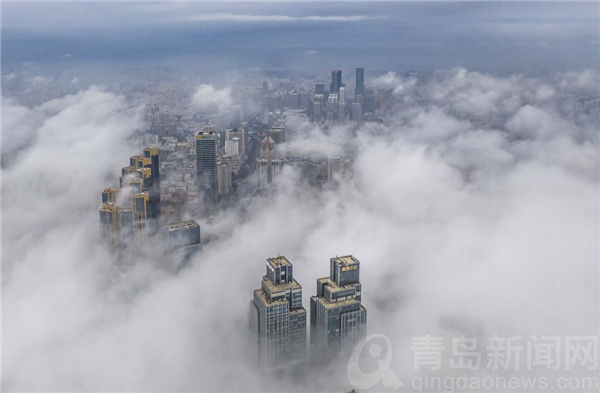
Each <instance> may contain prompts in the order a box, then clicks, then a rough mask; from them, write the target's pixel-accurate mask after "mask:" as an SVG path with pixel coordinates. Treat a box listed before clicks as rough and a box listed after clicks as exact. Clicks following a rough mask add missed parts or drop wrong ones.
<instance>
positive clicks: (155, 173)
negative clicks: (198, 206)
mask: <svg viewBox="0 0 600 393" xmlns="http://www.w3.org/2000/svg"><path fill="white" fill-rule="evenodd" d="M101 198H102V204H101V206H100V209H99V218H100V234H101V238H102V240H103V241H104V243H105V244H106V245H107V246H108V247H109V249H110V250H111V251H113V252H118V251H120V250H123V249H125V248H127V247H132V248H133V249H134V250H135V251H136V252H140V251H148V250H149V247H151V245H152V244H151V240H150V236H152V235H154V234H155V232H157V231H162V232H163V236H162V239H163V240H164V241H165V244H166V246H165V247H164V250H163V251H165V252H166V253H168V255H169V257H170V260H171V261H172V262H173V263H174V264H175V266H176V267H179V266H181V265H183V264H185V263H187V262H188V261H189V259H190V258H191V257H192V255H193V254H194V253H195V252H197V251H201V250H202V242H201V239H200V226H199V225H198V224H197V223H196V222H195V221H186V222H180V223H178V222H174V221H173V220H172V219H173V217H181V216H182V214H183V213H182V212H181V211H179V212H178V213H179V215H176V214H173V212H171V211H170V210H169V209H171V210H173V209H175V207H173V206H178V207H179V209H182V206H183V205H182V204H181V200H182V198H183V196H181V195H179V194H177V193H175V194H173V195H171V196H170V197H169V198H167V200H166V201H165V203H164V205H163V203H162V201H161V176H160V164H159V155H158V149H157V148H145V149H144V150H143V154H142V155H136V156H131V157H130V158H129V165H128V166H125V167H123V168H122V169H121V176H120V177H119V188H105V189H103V190H102V195H101ZM161 205H163V206H161ZM161 213H166V214H165V215H164V217H165V219H166V221H168V225H166V226H164V227H162V228H161V227H160V222H161V221H160V220H159V218H161ZM163 221H165V220H163Z"/></svg>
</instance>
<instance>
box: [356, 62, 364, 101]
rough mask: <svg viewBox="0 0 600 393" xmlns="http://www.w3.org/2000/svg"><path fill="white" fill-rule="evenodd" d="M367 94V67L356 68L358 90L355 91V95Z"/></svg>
mask: <svg viewBox="0 0 600 393" xmlns="http://www.w3.org/2000/svg"><path fill="white" fill-rule="evenodd" d="M359 94H360V95H365V69H364V68H357V69H356V90H355V91H354V97H356V96H357V95H359Z"/></svg>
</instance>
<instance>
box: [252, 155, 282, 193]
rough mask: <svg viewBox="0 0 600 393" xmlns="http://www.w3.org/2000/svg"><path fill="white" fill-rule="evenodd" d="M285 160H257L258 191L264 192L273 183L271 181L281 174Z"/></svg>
mask: <svg viewBox="0 0 600 393" xmlns="http://www.w3.org/2000/svg"><path fill="white" fill-rule="evenodd" d="M284 164H285V160H284V159H281V158H257V159H256V176H257V180H258V189H259V190H266V189H268V188H269V186H270V185H271V184H272V183H273V180H274V179H275V178H276V177H277V176H278V175H279V174H280V173H281V171H282V170H283V166H284Z"/></svg>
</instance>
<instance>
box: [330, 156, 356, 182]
mask: <svg viewBox="0 0 600 393" xmlns="http://www.w3.org/2000/svg"><path fill="white" fill-rule="evenodd" d="M351 167H352V162H351V161H350V160H349V159H347V158H344V157H329V158H327V181H333V179H334V177H336V176H343V175H345V174H347V173H349V172H350V168H351Z"/></svg>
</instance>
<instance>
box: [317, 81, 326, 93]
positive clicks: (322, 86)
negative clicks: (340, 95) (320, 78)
mask: <svg viewBox="0 0 600 393" xmlns="http://www.w3.org/2000/svg"><path fill="white" fill-rule="evenodd" d="M315 94H325V83H317V84H315Z"/></svg>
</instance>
